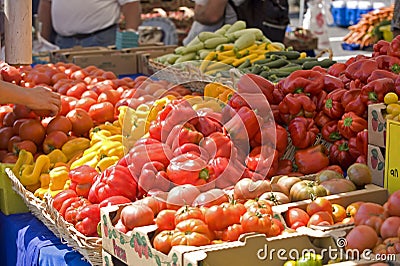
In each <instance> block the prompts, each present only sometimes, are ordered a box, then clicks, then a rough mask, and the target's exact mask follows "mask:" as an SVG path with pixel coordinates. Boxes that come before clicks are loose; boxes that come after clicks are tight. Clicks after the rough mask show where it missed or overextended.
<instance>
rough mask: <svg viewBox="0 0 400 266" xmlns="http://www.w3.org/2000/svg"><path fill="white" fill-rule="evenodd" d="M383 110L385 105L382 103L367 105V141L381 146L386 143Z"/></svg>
mask: <svg viewBox="0 0 400 266" xmlns="http://www.w3.org/2000/svg"><path fill="white" fill-rule="evenodd" d="M385 110H386V105H385V104H383V103H378V104H370V105H368V143H369V144H373V145H376V146H379V147H383V148H384V147H385V145H386V119H384V117H383V115H384V112H385Z"/></svg>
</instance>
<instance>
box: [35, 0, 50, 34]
mask: <svg viewBox="0 0 400 266" xmlns="http://www.w3.org/2000/svg"><path fill="white" fill-rule="evenodd" d="M38 19H39V21H40V22H41V23H42V32H41V35H42V37H43V38H45V39H46V40H48V41H50V39H51V33H52V30H53V24H52V22H51V0H40V2H39V7H38Z"/></svg>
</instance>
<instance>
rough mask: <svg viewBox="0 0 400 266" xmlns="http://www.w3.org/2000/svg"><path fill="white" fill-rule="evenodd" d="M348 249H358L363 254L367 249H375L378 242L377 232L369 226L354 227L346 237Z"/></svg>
mask: <svg viewBox="0 0 400 266" xmlns="http://www.w3.org/2000/svg"><path fill="white" fill-rule="evenodd" d="M346 241H347V245H346V249H357V250H358V251H360V252H363V251H364V250H365V249H367V248H368V249H371V250H372V249H373V248H374V247H375V245H376V243H377V242H378V235H377V234H376V232H375V230H374V229H372V228H371V227H369V226H367V225H358V226H356V227H354V228H353V229H352V230H351V231H350V232H349V233H348V234H347V236H346Z"/></svg>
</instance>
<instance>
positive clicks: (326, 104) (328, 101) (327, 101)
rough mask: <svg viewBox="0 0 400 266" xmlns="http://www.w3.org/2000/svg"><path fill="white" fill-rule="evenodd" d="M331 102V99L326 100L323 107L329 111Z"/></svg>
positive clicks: (331, 105)
mask: <svg viewBox="0 0 400 266" xmlns="http://www.w3.org/2000/svg"><path fill="white" fill-rule="evenodd" d="M332 102H333V101H332V99H327V100H326V102H325V107H326V108H328V109H331V108H332V107H333V104H332Z"/></svg>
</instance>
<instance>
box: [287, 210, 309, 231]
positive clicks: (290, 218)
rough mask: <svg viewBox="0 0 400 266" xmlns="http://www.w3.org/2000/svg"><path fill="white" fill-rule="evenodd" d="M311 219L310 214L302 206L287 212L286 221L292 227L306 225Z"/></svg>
mask: <svg viewBox="0 0 400 266" xmlns="http://www.w3.org/2000/svg"><path fill="white" fill-rule="evenodd" d="M309 220H310V216H309V215H308V214H307V212H305V211H303V210H302V209H300V208H291V209H289V210H288V211H287V212H286V214H285V221H286V223H287V225H288V226H289V227H290V228H292V229H296V228H298V227H301V226H306V225H307V223H308V221H309Z"/></svg>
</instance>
